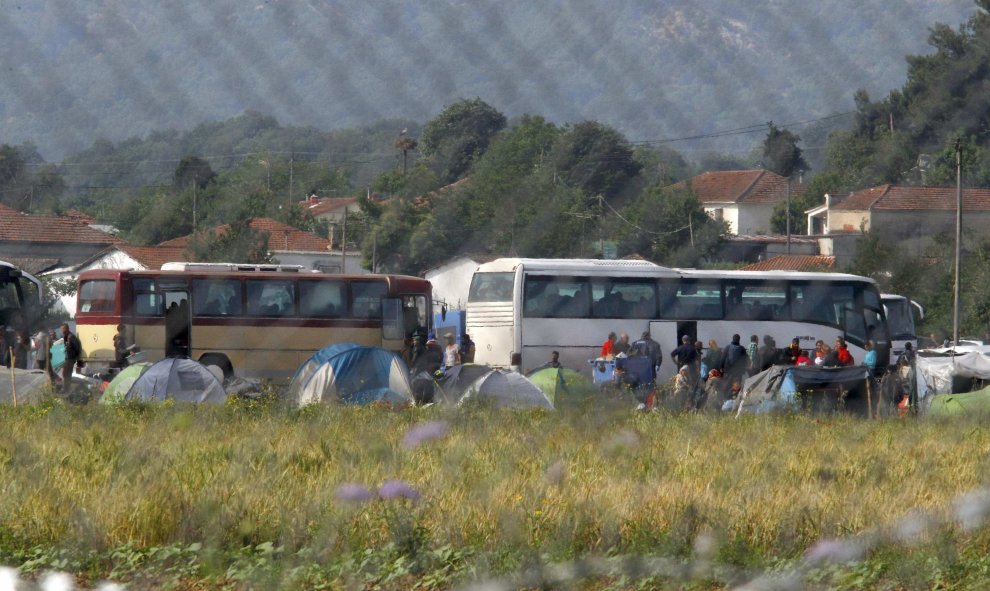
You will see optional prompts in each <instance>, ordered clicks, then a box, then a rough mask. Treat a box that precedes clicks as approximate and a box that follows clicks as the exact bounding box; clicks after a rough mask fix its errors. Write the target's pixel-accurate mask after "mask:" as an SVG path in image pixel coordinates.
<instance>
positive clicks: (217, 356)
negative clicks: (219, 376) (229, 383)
mask: <svg viewBox="0 0 990 591" xmlns="http://www.w3.org/2000/svg"><path fill="white" fill-rule="evenodd" d="M199 362H200V363H202V364H203V365H215V366H217V367H219V368H220V370H221V371H223V379H225V380H229V379H230V378H232V377H234V365H233V364H232V363H231V362H230V359H227V356H226V355H224V354H223V353H203V354H202V355H200V356H199Z"/></svg>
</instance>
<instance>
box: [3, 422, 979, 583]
mask: <svg viewBox="0 0 990 591" xmlns="http://www.w3.org/2000/svg"><path fill="white" fill-rule="evenodd" d="M0 432H2V433H4V434H5V435H4V436H3V438H2V440H0V564H5V565H8V566H17V567H20V568H21V569H22V572H24V573H27V574H30V573H38V572H41V571H43V570H46V569H51V568H55V569H59V570H64V571H68V572H72V573H75V574H76V575H77V576H78V577H79V579H80V580H81V581H82V582H84V583H86V584H91V583H93V582H95V581H98V580H101V579H105V578H110V579H113V580H115V581H118V582H124V583H128V584H129V588H132V589H143V588H156V589H161V588H174V589H217V588H231V589H242V588H257V589H273V588H280V589H281V588H299V589H312V588H372V589H406V588H411V587H420V588H451V587H457V586H460V585H465V584H468V583H470V582H472V581H475V580H478V579H483V578H487V577H501V576H508V575H511V574H512V573H519V572H521V571H524V570H526V569H532V568H534V567H536V566H538V565H541V564H548V563H553V562H568V561H574V560H577V559H580V558H582V557H589V556H592V557H605V558H607V557H615V556H640V557H661V558H665V559H669V560H668V562H669V563H671V564H675V565H676V564H685V565H687V564H689V563H690V564H696V563H699V561H702V559H703V562H705V563H706V564H711V565H714V567H712V568H708V569H706V570H704V571H703V572H698V573H695V574H694V575H691V578H692V579H693V581H692V582H685V581H682V580H677V579H675V578H665V577H657V576H650V574H649V573H644V572H642V570H639V571H636V572H631V573H630V572H627V571H624V570H622V568H619V569H618V571H616V572H609V573H605V574H602V573H598V574H596V575H595V576H590V577H588V578H585V579H583V580H582V582H581V584H580V588H583V589H605V588H617V589H627V588H629V589H634V588H663V587H667V586H669V587H672V588H682V587H684V586H687V587H689V588H698V589H717V588H726V587H730V586H732V585H733V584H735V583H739V582H742V580H744V579H745V577H747V576H751V575H752V573H755V572H758V571H762V570H764V569H771V570H778V571H779V570H782V569H787V568H789V566H792V565H794V564H796V563H798V562H799V559H801V557H802V556H806V553H807V552H808V550H809V548H812V547H813V546H814V545H815V543H816V542H817V541H820V540H828V539H835V538H843V537H847V536H851V535H854V534H861V533H863V532H889V531H893V530H890V529H889V528H890V527H891V526H892V525H893V524H895V523H897V522H899V521H900V520H902V519H903V518H904V517H905V516H906V515H911V514H912V512H914V513H917V512H918V511H925V512H927V513H928V514H929V515H930V516H932V518H933V519H936V520H938V521H940V523H948V522H951V517H952V515H953V514H952V513H951V512H952V511H953V510H957V509H954V505H953V499H955V498H956V497H957V496H958V495H960V494H962V493H965V492H966V491H970V490H973V489H977V488H981V487H983V486H985V485H987V475H988V474H990V471H988V468H990V466H988V460H990V456H988V451H990V432H988V431H987V430H986V429H985V428H984V427H983V426H982V424H981V423H980V422H979V421H978V420H977V419H970V420H966V421H962V422H955V423H946V422H934V421H925V420H914V419H908V420H904V419H893V420H887V421H873V422H869V421H865V420H862V419H855V418H851V417H844V416H829V417H811V416H800V415H798V416H780V417H744V418H742V419H740V420H736V419H733V418H729V417H711V416H705V415H671V414H667V413H649V414H639V413H634V412H632V411H630V410H628V409H616V410H602V409H594V410H592V409H565V410H562V411H560V412H556V413H546V412H499V411H495V410H492V409H480V408H479V409H466V410H451V409H440V408H427V409H415V410H403V411H392V410H387V409H380V408H331V407H321V408H310V409H305V410H302V411H288V410H284V409H280V408H278V407H277V406H266V405H264V404H258V403H255V404H235V405H231V406H227V407H220V408H210V407H188V406H170V405H165V406H158V407H149V406H123V407H118V408H105V407H99V406H96V405H90V406H86V407H74V406H66V405H63V404H61V403H58V402H51V403H47V404H44V405H41V406H33V407H23V406H22V407H19V408H13V407H10V406H3V407H0ZM902 529H903V527H902ZM887 537H888V538H889V537H890V535H887ZM902 537H903V540H904V541H903V542H901V543H896V544H893V543H889V542H884V543H881V544H877V545H876V547H875V548H873V549H872V550H871V551H870V552H869V553H868V555H867V556H866V557H865V558H866V559H865V560H864V561H862V562H858V563H855V564H847V565H828V564H824V565H822V566H821V567H820V568H815V569H812V570H810V571H808V572H806V573H804V575H803V576H804V580H805V581H806V582H808V583H809V584H810V583H814V584H817V585H821V586H822V587H823V588H848V589H859V588H875V589H905V588H906V589H914V588H984V587H985V581H986V579H987V578H988V577H990V558H987V556H986V555H987V550H988V547H990V536H988V535H987V534H986V532H985V531H984V530H983V529H982V528H972V529H967V530H963V529H962V528H959V527H952V526H946V525H938V526H933V527H927V528H925V527H921V526H919V528H918V530H917V531H913V532H908V533H907V534H905V535H904V536H902ZM709 560H710V561H711V562H710V563H708V562H707V561H709ZM612 564H615V563H612ZM623 564H625V563H623ZM627 566H628V565H627ZM634 570H635V569H634ZM682 574H683V573H682ZM939 585H941V586H939Z"/></svg>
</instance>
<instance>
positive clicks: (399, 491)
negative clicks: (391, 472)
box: [378, 480, 423, 501]
mask: <svg viewBox="0 0 990 591" xmlns="http://www.w3.org/2000/svg"><path fill="white" fill-rule="evenodd" d="M378 496H379V497H380V498H382V499H409V500H410V501H418V500H419V499H420V498H422V496H423V495H422V494H420V492H419V491H418V490H416V489H415V488H413V487H412V485H411V484H409V483H408V482H404V481H402V480H386V481H385V482H383V483H382V485H381V486H379V487H378Z"/></svg>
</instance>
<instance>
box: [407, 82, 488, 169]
mask: <svg viewBox="0 0 990 591" xmlns="http://www.w3.org/2000/svg"><path fill="white" fill-rule="evenodd" d="M505 124H506V120H505V115H503V114H501V113H499V112H498V111H497V110H495V109H494V108H493V107H492V106H490V105H488V104H487V103H485V102H484V101H482V100H481V99H480V98H475V99H472V100H462V101H460V102H457V103H454V104H453V105H450V106H448V107H446V108H445V109H444V110H443V111H441V112H440V114H439V115H437V116H436V117H435V118H434V119H433V120H431V121H430V122H429V123H427V124H426V125H425V126H423V133H422V135H421V136H420V141H419V145H420V148H421V150H422V152H423V156H424V157H426V158H427V159H428V161H429V163H430V167H431V169H432V170H433V171H434V172H436V174H437V175H438V176H439V178H440V180H441V182H443V183H452V182H454V181H456V180H457V179H459V178H461V177H462V176H463V175H464V173H465V172H467V170H468V168H469V167H470V166H471V163H472V162H474V160H475V159H476V158H478V157H479V156H480V155H481V154H483V153H484V152H485V149H487V148H488V143H489V142H490V141H491V139H492V138H493V137H494V136H495V134H496V133H498V132H499V131H500V130H502V129H503V128H504V127H505Z"/></svg>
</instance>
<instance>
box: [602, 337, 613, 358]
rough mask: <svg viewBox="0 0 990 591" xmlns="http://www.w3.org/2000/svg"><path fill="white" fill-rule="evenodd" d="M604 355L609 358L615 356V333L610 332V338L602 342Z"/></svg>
mask: <svg viewBox="0 0 990 591" xmlns="http://www.w3.org/2000/svg"><path fill="white" fill-rule="evenodd" d="M601 356H602V357H604V358H605V359H609V358H611V357H615V333H614V332H610V333H608V338H607V339H605V342H604V343H602V354H601Z"/></svg>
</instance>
